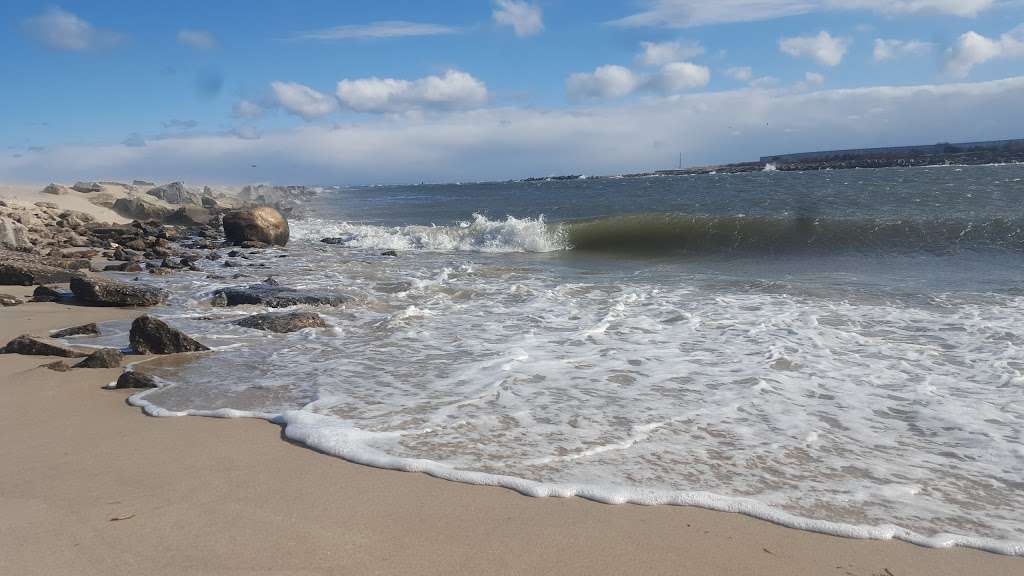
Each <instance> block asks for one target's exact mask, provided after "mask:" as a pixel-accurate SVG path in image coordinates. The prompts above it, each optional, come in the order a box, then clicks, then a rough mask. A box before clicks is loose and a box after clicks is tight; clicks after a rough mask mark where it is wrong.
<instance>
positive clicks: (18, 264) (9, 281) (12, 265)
mask: <svg viewBox="0 0 1024 576" xmlns="http://www.w3.org/2000/svg"><path fill="white" fill-rule="evenodd" d="M74 276H75V273H74V272H72V271H70V270H65V269H63V268H57V267H56V266H48V265H46V264H36V263H33V262H22V261H4V262H0V285H4V286H33V285H36V284H60V283H63V282H70V281H71V278H72V277H74Z"/></svg>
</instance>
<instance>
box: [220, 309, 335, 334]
mask: <svg viewBox="0 0 1024 576" xmlns="http://www.w3.org/2000/svg"><path fill="white" fill-rule="evenodd" d="M235 324H237V325H239V326H242V327H244V328H252V329H254V330H266V331H268V332H277V333H279V334H285V333H288V332H295V331H297V330H302V329H303V328H326V327H327V323H326V322H324V319H323V318H321V317H320V315H319V314H317V313H316V312H267V313H266V314H256V315H254V316H249V317H248V318H243V319H241V320H239V321H237V322H235Z"/></svg>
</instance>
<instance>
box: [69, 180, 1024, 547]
mask: <svg viewBox="0 0 1024 576" xmlns="http://www.w3.org/2000/svg"><path fill="white" fill-rule="evenodd" d="M291 227H292V241H291V242H290V244H289V245H288V247H287V248H286V249H283V250H281V249H275V250H267V251H263V252H262V253H258V254H253V255H251V256H249V258H251V259H250V260H242V263H243V267H241V268H227V269H226V268H223V267H222V262H219V261H218V262H213V261H203V262H201V263H200V266H202V267H203V268H204V269H205V271H207V272H209V273H214V274H218V275H222V276H227V275H230V274H231V273H235V272H238V271H242V272H245V273H246V274H249V275H250V277H247V278H243V279H230V278H222V279H210V278H208V277H207V276H206V275H205V274H195V273H183V274H180V275H177V276H170V277H159V278H158V277H154V278H152V279H151V280H150V281H152V282H155V283H159V284H161V285H163V286H164V287H166V288H168V289H169V290H171V292H172V294H173V296H172V298H171V299H170V301H169V304H168V305H167V306H166V307H165V308H162V309H158V310H156V311H155V313H157V314H159V315H161V316H163V317H166V318H168V319H169V320H170V321H171V322H172V323H174V324H175V325H176V326H179V327H181V328H182V329H183V330H185V331H186V332H187V333H189V334H192V335H194V336H196V337H197V338H199V339H200V340H202V341H203V342H205V343H207V344H209V345H210V346H211V347H214V348H215V351H214V352H212V353H204V354H198V355H195V356H192V357H190V358H189V359H188V360H187V361H184V362H183V361H181V360H173V361H172V360H161V361H158V362H152V363H147V364H144V365H139V366H137V367H136V368H137V369H139V370H142V371H147V372H150V373H152V374H155V375H156V376H158V377H159V378H160V379H161V380H162V382H163V383H164V386H163V387H161V388H158V389H155V390H150V391H146V392H142V393H139V394H136V395H135V396H133V397H132V399H131V402H132V403H133V404H135V405H138V406H142V407H144V408H145V410H146V411H147V412H149V413H150V414H153V415H157V416H176V415H190V414H191V415H210V416H224V417H246V416H248V417H260V418H266V419H269V420H272V421H275V422H279V423H281V424H283V425H284V426H285V428H284V433H285V435H286V436H287V437H288V438H289V439H291V440H293V441H296V442H298V443H302V444H305V445H308V446H309V447H311V448H314V449H316V450H320V451H322V452H325V453H328V454H333V455H336V456H339V457H341V458H345V459H347V460H351V461H353V462H359V463H363V464H368V465H372V466H380V467H384V468H393V469H399V470H409V471H421V472H426V473H429V474H431V475H434V476H438V477H441V478H447V479H450V480H456V481H461V482H469V483H476V484H488V485H499V486H505V487H508V488H511V489H514V490H518V491H520V492H522V493H524V494H527V495H531V496H573V495H578V496H582V497H585V498H589V499H593V500H597V501H600V502H608V503H637V504H681V505H696V506H703V507H707V508H713V509H718V510H728V511H737V512H742V513H745V514H748V515H751V516H754V517H758V518H764V519H767V520H770V521H773V522H777V523H780V524H784V525H788V526H793V527H795V528H800V529H805V530H815V531H820V532H825V533H829V534H837V535H843V536H850V537H857V538H899V539H902V540H907V541H910V542H914V543H918V544H922V545H926V546H937V547H942V546H953V545H963V546H970V547H976V548H981V549H986V550H991V551H995V552H1001V553H1007V554H1024V514H1022V512H1021V511H1022V510H1024V166H1019V165H1011V166H978V167H954V166H944V167H934V168H908V169H880V170H846V171H820V172H807V173H783V172H761V173H750V174H735V175H726V174H721V175H716V174H712V175H705V176H691V177H648V178H619V179H616V178H601V179H578V180H551V181H536V182H509V183H484V184H477V183H472V184H469V183H467V184H444V185H433V184H430V185H428V184H424V185H418V186H389V187H365V188H342V187H337V188H331V189H328V190H326V191H325V192H323V193H322V194H321V195H320V196H318V197H317V198H316V200H315V201H313V202H312V203H310V204H307V205H306V206H304V207H303V208H302V210H301V212H300V213H299V215H298V216H297V217H295V218H293V219H292V221H291ZM326 237H331V238H336V239H337V240H335V242H336V243H335V244H325V243H322V242H320V240H321V239H322V238H326ZM385 250H395V251H397V253H398V256H397V257H390V256H384V255H382V252H383V251H385ZM283 256H286V257H283ZM268 276H273V277H275V278H276V279H277V280H278V281H279V282H281V283H282V284H284V285H286V286H292V287H296V288H318V289H329V290H335V291H338V292H341V293H344V294H346V295H348V296H350V297H351V301H350V302H349V303H348V304H346V305H345V306H343V307H339V308H320V309H318V311H319V312H320V313H321V314H322V315H323V317H324V318H325V319H326V320H327V321H328V323H329V324H330V327H329V328H327V329H307V330H303V331H300V332H297V333H293V334H290V335H282V334H269V333H264V332H257V331H254V330H249V329H245V328H241V327H239V326H235V325H233V324H232V321H233V320H236V319H238V318H239V317H242V316H244V315H246V314H250V313H252V312H253V311H254V310H253V309H252V307H248V308H249V309H246V310H242V309H237V308H235V309H225V308H214V307H211V306H210V304H209V301H210V296H211V293H212V292H213V290H215V289H217V288H221V287H225V286H234V285H239V284H246V283H254V282H258V281H260V280H262V279H263V278H265V277H268ZM147 280H149V279H147ZM104 330H105V332H106V333H107V334H106V335H105V336H103V337H101V338H99V339H98V340H96V341H94V342H92V343H94V344H97V345H102V344H116V345H118V346H124V343H125V341H126V340H125V333H126V331H127V325H125V324H124V323H120V322H113V323H109V324H108V325H107V326H106V327H105V328H104ZM78 342H85V340H78ZM323 489H324V490H335V489H337V490H343V489H345V487H343V486H338V487H333V486H324V488H323ZM665 537H666V538H675V537H677V536H676V535H673V534H666V535H665Z"/></svg>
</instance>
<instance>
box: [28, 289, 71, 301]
mask: <svg viewBox="0 0 1024 576" xmlns="http://www.w3.org/2000/svg"><path fill="white" fill-rule="evenodd" d="M72 296H73V294H72V293H71V292H70V291H68V290H64V289H63V288H61V287H59V286H39V287H38V288H36V289H35V291H34V292H32V301H33V302H61V301H64V300H70V299H71V297H72Z"/></svg>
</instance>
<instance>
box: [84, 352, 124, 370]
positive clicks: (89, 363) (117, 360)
mask: <svg viewBox="0 0 1024 576" xmlns="http://www.w3.org/2000/svg"><path fill="white" fill-rule="evenodd" d="M123 359H124V354H122V353H121V351H120V350H118V349H116V348H103V349H102V350H97V351H95V352H93V353H92V354H90V355H89V357H88V358H86V359H85V360H82V361H81V362H79V363H78V364H75V368H117V367H118V366H120V365H121V360H123Z"/></svg>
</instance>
